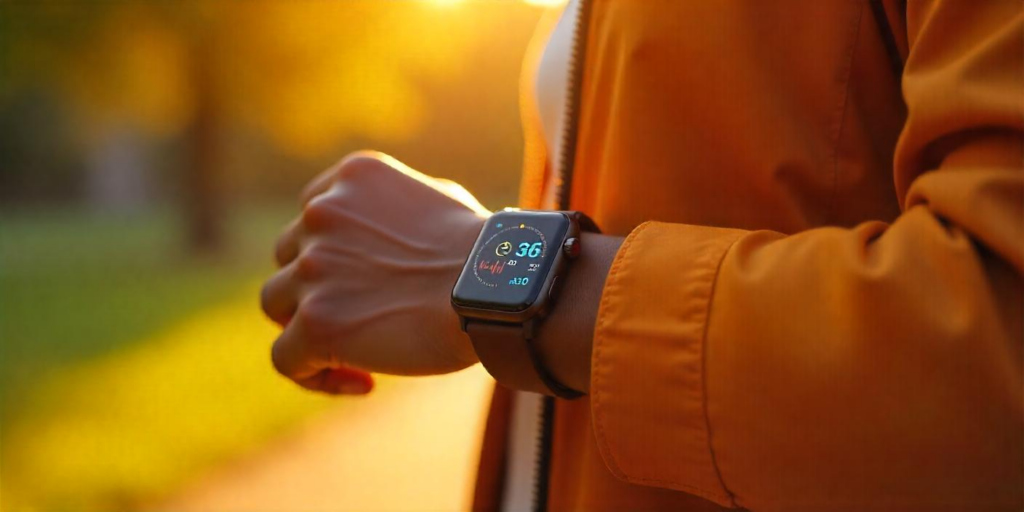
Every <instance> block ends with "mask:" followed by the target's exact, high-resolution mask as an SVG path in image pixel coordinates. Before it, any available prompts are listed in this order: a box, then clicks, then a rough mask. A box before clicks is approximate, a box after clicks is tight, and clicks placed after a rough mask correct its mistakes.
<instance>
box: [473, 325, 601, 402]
mask: <svg viewBox="0 0 1024 512" xmlns="http://www.w3.org/2000/svg"><path fill="white" fill-rule="evenodd" d="M528 332H529V330H528V328H527V327H524V326H522V325H516V324H501V323H493V322H485V321H479V320H469V321H467V323H466V333H468V334H469V337H470V338H471V339H472V340H473V346H474V348H475V349H476V354H477V357H479V358H480V362H481V363H483V365H484V368H486V369H487V371H488V372H489V373H490V374H491V375H492V376H493V377H494V378H495V379H496V380H497V381H498V383H500V384H503V385H504V386H506V387H509V388H512V389H516V390H522V391H532V392H534V393H541V394H545V395H551V394H554V396H557V397H559V398H567V399H573V398H579V397H580V396H583V393H581V392H579V391H576V390H574V389H572V388H569V387H567V386H565V385H563V384H562V383H560V382H558V381H557V380H556V379H555V378H554V377H553V376H552V375H550V374H549V373H548V372H547V371H546V370H545V368H547V365H545V364H544V362H543V361H542V360H541V358H540V354H539V353H538V351H537V350H536V347H534V345H533V341H534V340H533V339H531V337H530V336H527V333H528Z"/></svg>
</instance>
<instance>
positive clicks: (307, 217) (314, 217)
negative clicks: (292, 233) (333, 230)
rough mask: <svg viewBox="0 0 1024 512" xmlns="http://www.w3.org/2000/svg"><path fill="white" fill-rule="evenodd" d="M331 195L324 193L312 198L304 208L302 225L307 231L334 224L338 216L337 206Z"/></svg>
mask: <svg viewBox="0 0 1024 512" xmlns="http://www.w3.org/2000/svg"><path fill="white" fill-rule="evenodd" d="M334 201H335V200H333V199H332V198H331V197H328V196H325V195H323V194H321V195H319V196H316V197H315V198H313V199H311V200H310V201H309V202H308V203H306V206H304V207H303V208H302V225H303V227H305V229H306V230H307V231H316V230H319V229H324V228H327V227H329V226H330V225H331V224H333V222H334V219H335V217H337V216H338V212H337V207H336V205H335V204H334Z"/></svg>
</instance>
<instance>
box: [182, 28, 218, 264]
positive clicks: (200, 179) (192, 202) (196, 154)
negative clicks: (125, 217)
mask: <svg viewBox="0 0 1024 512" xmlns="http://www.w3.org/2000/svg"><path fill="white" fill-rule="evenodd" d="M197 39H198V40H197V41H196V42H195V44H194V46H193V49H192V55H191V57H192V59H191V60H192V87H193V91H192V93H193V97H194V101H195V107H194V108H195V110H194V113H193V119H192V125H191V127H190V129H189V132H188V135H187V141H186V143H187V147H188V149H187V151H189V153H190V155H189V156H190V158H189V159H188V162H187V164H186V166H185V169H183V170H182V175H181V177H182V181H183V183H182V190H181V200H182V201H181V208H182V213H183V214H184V221H185V229H186V236H187V244H188V248H189V249H190V250H191V251H192V252H193V253H204V254H208V253H214V252H217V251H218V250H220V249H221V248H222V246H223V244H224V198H223V197H222V195H223V194H222V189H221V174H222V173H221V169H222V163H221V149H222V148H221V144H220V143H221V137H220V136H221V132H220V128H221V127H220V116H219V112H220V109H219V107H220V105H219V104H218V94H219V92H220V90H219V89H220V88H219V87H218V85H219V84H217V83H216V77H217V70H216V69H215V68H214V66H215V63H214V62H213V58H212V56H211V48H209V47H208V46H207V45H206V44H204V43H205V42H208V40H209V38H201V37H200V38H197ZM204 39H206V41H204Z"/></svg>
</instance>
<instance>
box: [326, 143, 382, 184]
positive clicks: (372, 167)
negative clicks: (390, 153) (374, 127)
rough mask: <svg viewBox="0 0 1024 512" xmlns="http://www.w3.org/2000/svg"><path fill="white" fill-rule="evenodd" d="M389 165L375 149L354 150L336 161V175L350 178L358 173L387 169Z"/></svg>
mask: <svg viewBox="0 0 1024 512" xmlns="http://www.w3.org/2000/svg"><path fill="white" fill-rule="evenodd" d="M389 168H390V166H389V165H388V164H386V163H384V159H383V154H382V153H379V152H377V151H369V150H363V151H356V152H354V153H350V154H349V155H347V156H346V157H345V158H342V159H341V162H339V163H338V175H339V176H340V177H342V178H347V179H352V178H355V177H357V176H359V175H362V174H365V173H368V172H374V171H380V170H382V169H389Z"/></svg>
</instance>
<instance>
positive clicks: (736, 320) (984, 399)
mask: <svg viewBox="0 0 1024 512" xmlns="http://www.w3.org/2000/svg"><path fill="white" fill-rule="evenodd" d="M907 19H908V25H909V31H908V32H909V45H910V50H909V57H908V60H907V66H906V70H905V73H904V76H903V91H904V96H905V100H906V103H907V108H908V117H907V122H906V125H905V127H904V130H903V133H902V134H901V136H900V140H899V144H898V146H897V151H896V157H895V162H894V181H895V187H896V190H897V193H898V194H899V197H900V200H901V206H902V214H901V215H900V216H899V217H898V218H897V219H896V220H895V221H894V222H892V223H891V224H887V223H883V222H866V223H864V224H861V225H859V226H856V227H854V228H852V229H840V228H819V229H813V230H809V231H805V232H802V233H799V234H795V235H791V236H785V235H782V234H780V233H775V232H767V231H756V232H751V231H742V230H730V229H717V228H707V227H699V226H690V225H681V224H664V223H656V222H649V223H646V224H643V225H641V226H639V227H638V228H636V229H635V230H634V231H633V232H632V233H631V234H630V235H629V236H628V238H627V239H626V241H625V242H624V244H623V245H622V247H621V249H620V250H619V253H618V255H617V256H616V260H615V262H614V264H613V266H612V268H611V271H610V273H609V275H608V278H607V281H606V284H605V288H604V293H603V296H602V299H601V300H602V302H601V306H600V309H599V313H598V319H597V324H596V328H595V339H594V349H593V356H592V377H591V379H592V382H591V408H592V415H593V423H594V429H595V435H596V438H597V442H598V447H599V450H600V452H601V455H602V457H603V458H604V460H605V462H606V464H607V466H608V468H609V469H610V470H611V471H612V473H613V474H615V475H616V476H617V477H618V478H620V479H623V480H626V481H628V482H632V483H636V484H643V485H650V486H658V487H665V488H671V489H676V490H681V491H686V492H689V493H692V494H697V495H700V496H702V497H705V498H707V499H710V500H712V501H715V502H717V503H719V504H722V505H726V506H741V507H746V508H749V509H751V510H754V511H762V510H906V509H927V510H986V509H1009V510H1021V509H1022V508H1024V496H1022V494H1024V484H1022V482H1024V391H1022V389H1024V379H1022V371H1024V369H1022V367H1024V363H1022V338H1024V325H1022V313H1024V285H1022V275H1024V149H1022V147H1024V141H1022V137H1024V135H1022V119H1024V50H1022V48H1024V10H1022V9H1021V4H1020V2H1017V1H1003V0H990V1H985V2H968V1H958V2H954V1H935V2H924V1H921V2H918V1H916V0H915V1H912V2H910V3H909V11H908V13H907Z"/></svg>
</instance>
